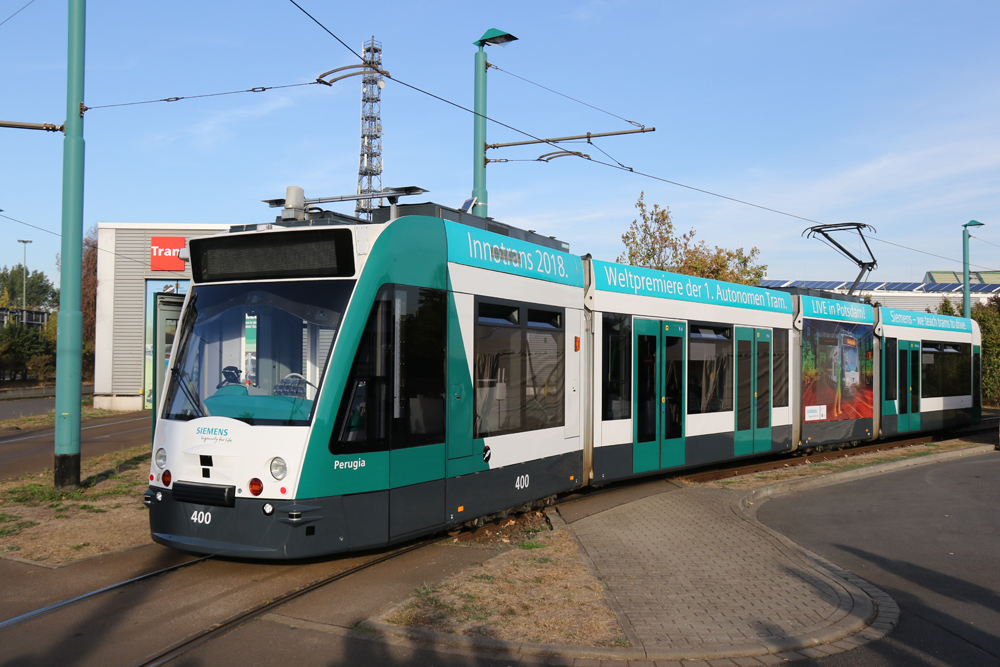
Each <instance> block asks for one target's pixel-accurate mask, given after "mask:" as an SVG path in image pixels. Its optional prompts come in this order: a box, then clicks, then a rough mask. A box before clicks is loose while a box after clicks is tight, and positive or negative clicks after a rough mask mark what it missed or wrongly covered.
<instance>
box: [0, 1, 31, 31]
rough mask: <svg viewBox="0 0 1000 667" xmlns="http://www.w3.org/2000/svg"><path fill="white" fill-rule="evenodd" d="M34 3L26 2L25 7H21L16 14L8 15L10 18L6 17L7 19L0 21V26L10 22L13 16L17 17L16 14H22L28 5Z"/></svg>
mask: <svg viewBox="0 0 1000 667" xmlns="http://www.w3.org/2000/svg"><path fill="white" fill-rule="evenodd" d="M34 1H35V0H28V4H27V5H25V6H24V7H21V8H20V9H19V10H17V11H16V12H14V13H13V14H11V15H10V16H8V17H7V18H5V19H4V20H3V21H0V25H3V24H4V23H6V22H7V21H9V20H11V19H12V18H14V17H15V16H17V15H18V14H20V13H21V12H23V11H24V10H25V9H27V8H28V5H30V4H31V3H32V2H34Z"/></svg>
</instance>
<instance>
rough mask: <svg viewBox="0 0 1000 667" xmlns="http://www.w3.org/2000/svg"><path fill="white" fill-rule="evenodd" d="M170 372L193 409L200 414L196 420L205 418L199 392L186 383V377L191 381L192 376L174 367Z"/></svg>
mask: <svg viewBox="0 0 1000 667" xmlns="http://www.w3.org/2000/svg"><path fill="white" fill-rule="evenodd" d="M170 372H171V373H173V374H174V382H176V383H177V386H178V387H180V390H181V392H182V393H183V394H184V397H185V398H186V399H187V400H188V403H190V404H191V407H193V408H194V409H195V410H196V411H197V413H198V414H197V415H196V416H195V418H196V419H197V418H198V417H204V416H205V411H204V410H202V409H201V398H200V397H199V396H198V392H197V391H195V390H194V389H192V388H191V387H190V386H189V385H188V383H187V382H185V381H184V378H185V376H186V377H187V378H189V379H190V377H191V376H190V375H188V374H187V373H185V372H184V371H182V370H178V369H177V367H176V366H174V367H172V368H171V369H170Z"/></svg>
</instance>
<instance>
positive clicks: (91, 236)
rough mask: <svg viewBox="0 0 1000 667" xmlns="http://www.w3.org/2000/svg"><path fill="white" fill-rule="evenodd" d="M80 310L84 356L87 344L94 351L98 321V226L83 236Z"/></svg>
mask: <svg viewBox="0 0 1000 667" xmlns="http://www.w3.org/2000/svg"><path fill="white" fill-rule="evenodd" d="M80 310H81V311H82V313H83V347H84V357H86V355H87V346H88V344H89V346H90V353H91V355H93V352H94V336H95V333H94V332H95V324H96V321H97V226H96V225H95V226H93V227H91V228H90V230H89V231H88V232H87V235H86V236H84V237H83V276H82V282H81V283H80Z"/></svg>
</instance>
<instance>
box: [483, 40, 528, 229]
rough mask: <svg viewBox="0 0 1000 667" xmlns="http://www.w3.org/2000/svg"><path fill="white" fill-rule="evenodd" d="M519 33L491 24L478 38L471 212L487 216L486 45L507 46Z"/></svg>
mask: <svg viewBox="0 0 1000 667" xmlns="http://www.w3.org/2000/svg"><path fill="white" fill-rule="evenodd" d="M516 39H517V37H514V35H511V34H510V33H506V32H503V31H502V30H497V29H496V28H490V29H489V30H487V31H486V33H485V34H484V35H483V36H482V37H480V38H479V39H478V40H477V41H475V42H473V44H475V45H476V46H478V47H479V51H477V52H476V100H475V112H476V116H475V120H474V122H475V126H474V132H473V147H472V148H473V150H472V196H473V197H475V202H476V203H475V206H473V208H472V213H474V214H475V215H481V216H483V217H484V218H485V217H486V209H487V202H488V196H487V194H486V48H485V47H486V45H487V44H492V45H495V46H505V45H506V44H507V43H509V42H513V41H514V40H516Z"/></svg>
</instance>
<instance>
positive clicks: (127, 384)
mask: <svg viewBox="0 0 1000 667" xmlns="http://www.w3.org/2000/svg"><path fill="white" fill-rule="evenodd" d="M228 229H229V225H218V224H216V225H189V224H176V223H174V224H171V223H161V224H148V223H136V222H101V223H98V225H97V250H98V252H97V313H96V336H95V339H96V345H95V350H94V357H95V358H94V407H96V408H104V409H109V410H141V409H142V407H143V369H144V364H145V348H144V334H145V330H144V326H145V325H144V323H145V305H146V304H145V299H146V281H147V280H163V281H164V283H169V282H174V281H176V280H189V279H190V278H191V271H190V268H189V267H188V265H187V264H185V265H184V268H183V270H169V271H164V270H153V268H152V259H153V256H152V251H151V241H152V238H153V237H154V236H155V237H161V236H165V237H184V238H185V239H186V240H190V239H191V238H195V237H198V236H208V235H211V234H218V233H220V232H225V231H227V230H228Z"/></svg>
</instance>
